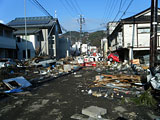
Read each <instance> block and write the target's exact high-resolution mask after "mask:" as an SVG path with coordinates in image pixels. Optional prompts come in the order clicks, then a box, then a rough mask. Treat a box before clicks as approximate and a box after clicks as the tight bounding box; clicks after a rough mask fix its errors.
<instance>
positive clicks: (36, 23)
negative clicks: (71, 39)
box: [8, 16, 62, 59]
mask: <svg viewBox="0 0 160 120" xmlns="http://www.w3.org/2000/svg"><path fill="white" fill-rule="evenodd" d="M8 25H9V26H11V27H13V28H15V29H17V31H15V32H14V35H16V38H17V46H18V59H25V58H26V50H27V53H28V55H27V56H28V58H33V57H35V56H38V55H39V54H41V55H50V56H54V57H56V58H59V49H60V47H59V37H58V34H60V33H62V31H61V27H60V25H59V22H58V19H56V18H53V17H50V16H45V17H27V18H26V25H27V37H25V18H15V20H12V21H11V22H9V23H8ZM26 40H27V41H26Z"/></svg>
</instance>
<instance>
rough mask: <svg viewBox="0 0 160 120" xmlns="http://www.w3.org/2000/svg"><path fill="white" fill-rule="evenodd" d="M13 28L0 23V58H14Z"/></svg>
mask: <svg viewBox="0 0 160 120" xmlns="http://www.w3.org/2000/svg"><path fill="white" fill-rule="evenodd" d="M14 31H15V29H14V28H12V27H9V26H7V25H4V24H1V23H0V58H16V57H17V54H16V48H17V47H16V39H15V38H14V36H13V32H14Z"/></svg>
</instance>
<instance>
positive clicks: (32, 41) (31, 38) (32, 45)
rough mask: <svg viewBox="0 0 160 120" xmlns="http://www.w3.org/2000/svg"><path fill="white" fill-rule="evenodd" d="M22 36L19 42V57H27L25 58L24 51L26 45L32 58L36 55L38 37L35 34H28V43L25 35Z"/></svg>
mask: <svg viewBox="0 0 160 120" xmlns="http://www.w3.org/2000/svg"><path fill="white" fill-rule="evenodd" d="M19 37H20V38H21V40H20V42H17V45H18V49H19V50H18V59H20V60H21V59H25V58H23V51H24V50H25V51H26V47H27V49H28V50H30V58H33V57H35V50H36V47H37V46H36V43H37V38H36V36H35V35H28V36H27V44H26V40H25V36H24V35H21V36H19Z"/></svg>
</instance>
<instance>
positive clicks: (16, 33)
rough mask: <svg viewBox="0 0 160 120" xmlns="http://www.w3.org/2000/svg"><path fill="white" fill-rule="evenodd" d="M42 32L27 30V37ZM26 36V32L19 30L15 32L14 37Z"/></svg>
mask: <svg viewBox="0 0 160 120" xmlns="http://www.w3.org/2000/svg"><path fill="white" fill-rule="evenodd" d="M40 31H41V30H39V29H31V30H27V35H29V34H36V33H38V32H40ZM24 34H25V30H24V29H23V30H17V31H15V32H14V35H24Z"/></svg>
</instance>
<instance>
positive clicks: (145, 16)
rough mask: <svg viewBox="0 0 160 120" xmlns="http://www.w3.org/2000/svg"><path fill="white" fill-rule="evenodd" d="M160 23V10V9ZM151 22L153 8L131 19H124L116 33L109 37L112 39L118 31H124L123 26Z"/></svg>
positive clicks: (159, 15)
mask: <svg viewBox="0 0 160 120" xmlns="http://www.w3.org/2000/svg"><path fill="white" fill-rule="evenodd" d="M157 20H158V23H160V8H158V18H157ZM150 22H151V8H148V9H146V10H144V11H142V12H140V13H138V14H135V15H133V16H131V17H128V18H125V19H122V20H121V21H120V22H119V23H118V24H117V26H116V28H115V29H114V31H113V32H112V33H111V34H110V35H109V36H108V39H109V38H112V37H113V36H114V35H115V34H117V32H116V31H120V30H121V29H122V26H123V24H137V23H150Z"/></svg>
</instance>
